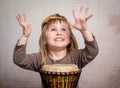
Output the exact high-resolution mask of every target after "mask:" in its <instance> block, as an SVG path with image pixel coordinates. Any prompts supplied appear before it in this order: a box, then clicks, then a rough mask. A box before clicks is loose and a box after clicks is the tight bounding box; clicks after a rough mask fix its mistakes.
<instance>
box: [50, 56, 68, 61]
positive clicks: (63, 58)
mask: <svg viewBox="0 0 120 88" xmlns="http://www.w3.org/2000/svg"><path fill="white" fill-rule="evenodd" d="M65 57H67V55H65V56H64V57H62V58H61V59H58V60H54V59H52V58H51V57H49V59H50V60H51V61H52V62H54V63H55V62H59V61H61V60H63V59H64V58H65Z"/></svg>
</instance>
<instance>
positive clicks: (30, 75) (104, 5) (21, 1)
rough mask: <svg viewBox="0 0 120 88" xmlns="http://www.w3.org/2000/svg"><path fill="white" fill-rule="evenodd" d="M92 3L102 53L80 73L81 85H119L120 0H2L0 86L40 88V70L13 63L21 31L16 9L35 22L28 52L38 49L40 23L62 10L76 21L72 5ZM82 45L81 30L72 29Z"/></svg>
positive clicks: (93, 28)
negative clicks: (23, 67)
mask: <svg viewBox="0 0 120 88" xmlns="http://www.w3.org/2000/svg"><path fill="white" fill-rule="evenodd" d="M80 6H83V7H85V8H86V7H89V8H90V11H89V13H93V15H94V16H93V17H92V18H91V19H90V20H89V21H88V27H89V29H90V30H91V32H92V33H93V34H94V35H95V37H96V39H97V41H98V45H99V48H100V52H99V55H98V56H97V57H96V58H95V60H94V61H92V62H91V63H89V64H88V65H87V66H86V67H85V68H83V72H82V74H81V78H80V81H79V85H80V86H81V88H120V10H119V9H120V8H119V6H120V0H0V88H40V86H41V85H40V82H41V80H40V76H39V73H36V72H32V71H29V70H24V69H22V68H20V67H18V66H16V65H15V64H14V63H13V60H12V59H13V58H12V56H13V50H14V47H15V44H16V42H17V40H18V39H19V38H20V36H21V34H22V28H21V27H20V26H19V24H18V22H17V20H16V18H15V17H16V15H17V13H18V12H19V13H26V14H27V16H28V18H29V21H30V23H31V24H32V26H33V30H32V34H31V36H30V38H29V40H28V46H27V53H33V52H37V51H39V45H38V40H39V36H40V24H41V22H42V21H43V19H44V18H45V17H47V16H49V15H51V14H54V13H59V14H61V15H64V16H66V17H67V18H68V19H69V20H70V21H71V22H74V19H73V16H72V9H75V10H76V11H77V12H79V8H80ZM73 32H74V33H75V35H76V38H77V40H78V44H79V47H80V48H83V47H84V42H83V39H82V37H81V34H80V33H79V32H78V31H76V30H73Z"/></svg>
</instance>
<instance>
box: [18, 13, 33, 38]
mask: <svg viewBox="0 0 120 88" xmlns="http://www.w3.org/2000/svg"><path fill="white" fill-rule="evenodd" d="M16 18H17V20H18V22H19V24H20V26H21V27H22V28H23V35H24V36H25V37H29V35H30V34H31V31H32V25H31V24H29V23H28V18H27V16H26V15H25V14H23V17H22V15H21V14H19V13H18V14H17V16H16Z"/></svg>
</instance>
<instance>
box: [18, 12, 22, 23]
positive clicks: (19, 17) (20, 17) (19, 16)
mask: <svg viewBox="0 0 120 88" xmlns="http://www.w3.org/2000/svg"><path fill="white" fill-rule="evenodd" d="M18 19H19V20H20V21H22V22H23V19H22V16H21V15H20V13H18Z"/></svg>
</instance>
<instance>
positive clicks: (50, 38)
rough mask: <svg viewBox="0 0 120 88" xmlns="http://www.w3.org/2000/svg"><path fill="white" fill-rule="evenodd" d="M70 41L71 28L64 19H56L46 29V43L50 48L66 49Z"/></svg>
mask: <svg viewBox="0 0 120 88" xmlns="http://www.w3.org/2000/svg"><path fill="white" fill-rule="evenodd" d="M69 43H70V30H69V27H68V25H67V24H66V23H65V22H63V21H61V22H60V21H56V22H55V23H53V24H51V25H50V26H49V27H48V30H47V31H46V44H47V46H48V49H51V50H56V49H66V47H67V45H68V44H69Z"/></svg>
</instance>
